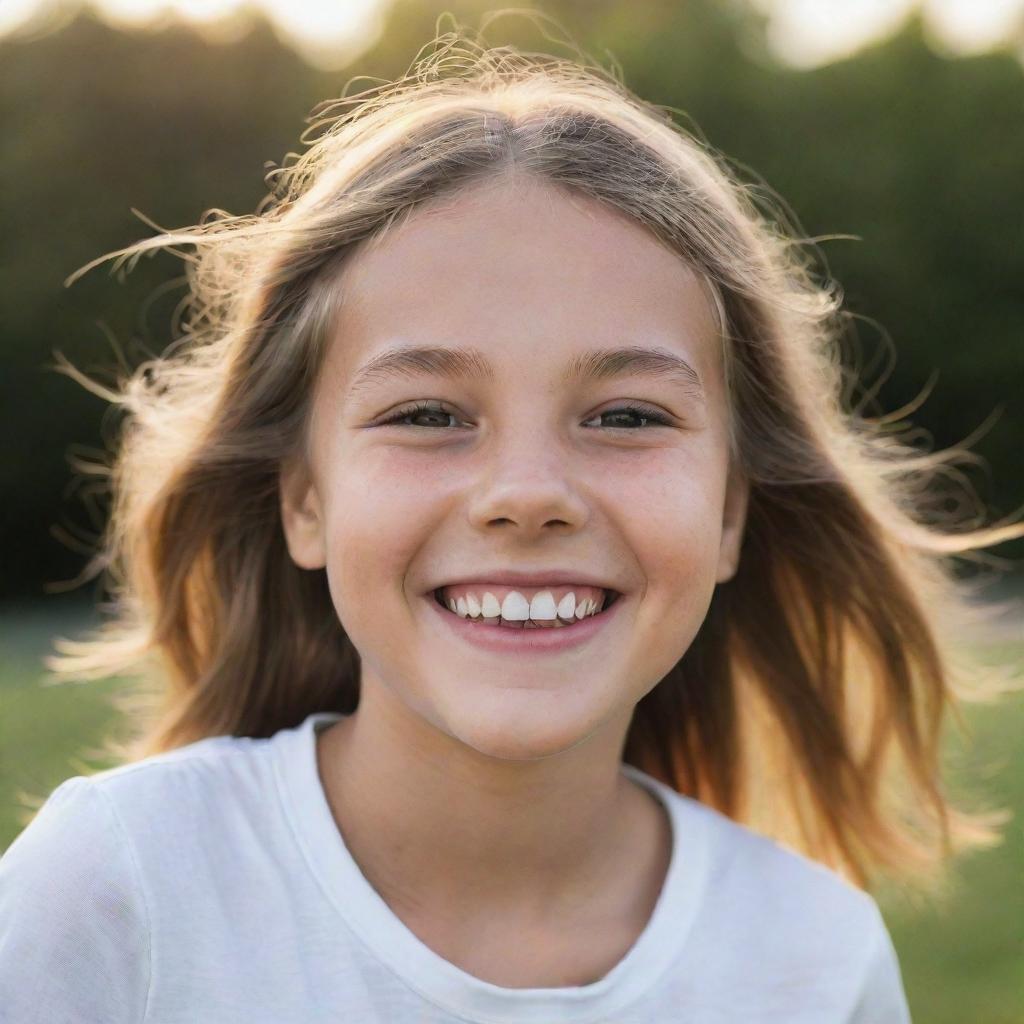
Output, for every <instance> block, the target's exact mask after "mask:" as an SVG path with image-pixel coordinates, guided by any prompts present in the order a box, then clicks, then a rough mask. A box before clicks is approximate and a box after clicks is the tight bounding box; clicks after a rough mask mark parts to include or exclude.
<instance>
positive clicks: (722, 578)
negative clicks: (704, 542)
mask: <svg viewBox="0 0 1024 1024" xmlns="http://www.w3.org/2000/svg"><path fill="white" fill-rule="evenodd" d="M749 499H750V481H749V480H747V478H746V476H744V475H743V474H742V473H741V472H740V470H739V467H738V466H737V465H736V463H735V461H733V462H732V463H731V465H730V468H729V478H728V480H727V482H726V487H725V500H724V502H723V505H722V540H721V543H720V545H719V549H718V572H717V574H716V576H715V582H716V583H725V582H726V580H730V579H732V577H733V576H734V575H735V574H736V570H737V568H738V567H739V564H740V547H741V545H742V543H743V530H744V528H745V526H746V523H747V504H748V502H749Z"/></svg>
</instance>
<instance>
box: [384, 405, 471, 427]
mask: <svg viewBox="0 0 1024 1024" xmlns="http://www.w3.org/2000/svg"><path fill="white" fill-rule="evenodd" d="M423 413H430V414H431V415H433V416H438V417H440V418H441V419H444V418H446V417H454V415H455V414H454V413H450V412H445V410H444V409H442V408H440V407H438V406H436V405H429V404H428V403H426V402H419V403H417V404H416V405H413V406H409V407H407V408H405V409H399V410H398V411H397V412H395V413H392V414H391V415H390V416H389V417H388V418H387V419H385V420H381V422H380V423H379V424H378V426H381V427H384V426H387V425H388V424H392V423H393V424H396V425H398V426H412V425H413V424H403V423H400V421H401V420H408V419H415V418H416V417H417V416H420V415H422V414H423ZM430 425H431V426H433V427H441V428H443V427H446V426H447V424H444V423H434V424H430Z"/></svg>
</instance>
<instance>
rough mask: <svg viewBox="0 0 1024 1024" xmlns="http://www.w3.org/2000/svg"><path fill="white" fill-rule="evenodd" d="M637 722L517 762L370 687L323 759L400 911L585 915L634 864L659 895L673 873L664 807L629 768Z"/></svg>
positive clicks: (379, 882)
mask: <svg viewBox="0 0 1024 1024" xmlns="http://www.w3.org/2000/svg"><path fill="white" fill-rule="evenodd" d="M628 725H629V722H628V720H627V721H625V722H620V723H616V727H615V729H614V730H608V731H607V732H608V734H607V735H606V734H602V735H600V736H598V735H595V736H594V737H592V738H591V740H588V741H587V742H585V743H581V744H577V745H576V746H575V747H573V748H572V749H570V750H568V751H566V752H564V753H563V754H559V755H557V756H552V757H547V758H540V759H535V760H529V761H525V760H518V761H516V760H505V759H499V758H492V757H487V756H485V755H482V754H480V753H479V752H478V751H476V750H473V749H471V748H469V747H467V746H466V745H465V744H462V743H460V742H459V741H457V740H456V739H454V738H453V737H451V736H449V735H447V734H446V733H443V732H441V731H440V730H437V729H435V728H433V727H432V726H430V725H429V723H426V722H424V721H423V720H422V719H420V718H418V717H417V716H415V715H413V714H411V713H410V712H409V710H408V709H407V708H405V707H404V705H401V704H400V703H399V702H397V701H396V700H395V699H394V698H388V697H387V696H386V695H385V694H384V688H383V687H372V688H371V687H364V690H363V693H362V694H361V697H360V705H359V708H358V710H357V711H356V712H355V713H353V714H352V715H349V716H347V717H346V718H343V719H341V720H340V721H339V722H337V723H335V724H334V725H332V726H331V727H329V728H328V729H326V730H324V731H323V732H322V733H321V735H320V738H319V740H318V745H317V762H318V768H319V771H320V776H321V779H322V782H323V786H324V791H325V794H326V795H327V799H328V803H329V804H330V807H331V811H332V813H333V815H334V818H335V821H336V822H337V824H338V827H339V829H340V831H341V833H342V836H343V838H344V841H345V845H346V847H347V848H348V850H349V852H350V853H351V855H352V857H353V859H354V860H355V861H356V863H357V864H358V865H359V868H360V870H361V871H362V872H363V874H364V875H365V876H366V878H367V880H368V881H369V882H370V884H371V885H372V886H373V887H374V888H375V889H376V890H377V892H379V893H380V895H381V896H382V897H383V898H384V900H385V901H386V902H387V903H388V904H389V906H391V908H392V909H393V910H395V911H396V912H400V911H401V910H405V911H407V912H408V913H409V914H414V913H425V914H434V913H439V914H444V915H445V916H449V915H450V916H451V917H452V919H463V920H465V919H471V918H477V919H481V918H486V917H488V916H490V915H493V914H495V913H500V914H502V915H503V916H504V917H505V919H506V920H507V919H508V918H509V917H512V916H515V917H516V918H517V919H519V920H522V921H525V920H535V921H544V920H547V921H550V920H551V919H552V917H553V916H555V915H565V914H572V913H574V914H575V915H576V917H577V918H578V917H579V914H580V912H581V909H580V908H581V907H585V906H586V907H594V906H595V898H596V894H599V893H602V892H615V893H621V892H622V887H623V882H622V878H623V873H624V872H625V873H626V877H628V876H629V875H630V874H633V876H634V877H635V872H636V871H637V869H638V867H640V868H641V869H644V868H645V867H649V868H650V870H651V871H652V872H653V875H655V876H657V885H656V886H655V888H654V892H655V894H656V893H657V891H658V890H659V889H660V883H661V880H662V878H663V877H664V870H663V868H664V866H665V863H666V849H665V848H666V847H667V846H668V843H669V838H670V833H669V832H668V831H667V829H668V825H667V821H666V820H665V819H664V812H663V810H662V809H661V808H660V805H659V804H658V803H657V801H656V800H655V798H654V797H653V796H652V795H651V794H649V793H647V792H646V791H644V790H643V789H642V787H639V786H637V785H636V784H635V783H633V782H632V781H631V780H629V779H627V778H626V776H625V775H623V774H622V773H621V771H620V764H621V750H622V746H623V744H624V739H625V732H626V729H627V728H628ZM612 732H613V733H614V734H612ZM648 862H649V863H648ZM652 877H653V876H652ZM629 899H630V900H632V899H633V894H631V895H630V897H629ZM605 909H607V908H605ZM648 909H649V908H648Z"/></svg>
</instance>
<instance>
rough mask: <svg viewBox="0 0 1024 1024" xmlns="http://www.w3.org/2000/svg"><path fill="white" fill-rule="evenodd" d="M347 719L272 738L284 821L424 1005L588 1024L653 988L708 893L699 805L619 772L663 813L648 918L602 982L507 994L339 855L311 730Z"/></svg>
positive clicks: (342, 850) (357, 930)
mask: <svg viewBox="0 0 1024 1024" xmlns="http://www.w3.org/2000/svg"><path fill="white" fill-rule="evenodd" d="M342 717H343V715H342V714H341V713H338V712H331V711H321V712H315V713H313V714H311V715H309V716H308V717H307V718H306V719H305V721H303V722H302V723H301V724H300V725H298V726H296V727H294V728H292V729H284V730H281V731H279V732H278V733H277V734H276V735H275V736H274V737H273V739H272V744H273V746H274V750H275V754H276V758H275V770H276V772H277V780H278V785H279V787H280V796H281V799H282V803H283V805H284V811H285V815H286V817H287V819H288V821H289V824H290V826H291V828H292V831H293V832H294V834H295V837H296V840H297V841H298V844H299V846H300V847H301V848H302V851H303V854H304V856H305V858H306V861H307V862H308V864H309V867H310V869H311V870H312V872H313V874H314V875H315V876H316V878H317V880H318V881H319V884H320V886H321V887H322V888H323V890H324V892H325V893H326V895H327V897H328V899H329V900H330V902H331V904H332V905H333V906H334V907H335V908H336V910H337V911H338V913H339V914H340V915H341V916H342V917H343V918H344V920H345V921H346V923H347V924H348V926H349V928H350V929H351V930H352V931H353V933H354V934H355V935H356V936H357V937H358V938H359V940H360V941H361V942H362V943H363V944H364V945H365V946H366V947H367V948H368V949H369V950H370V951H371V952H372V953H373V955H374V956H375V957H376V958H377V959H378V960H379V961H381V962H382V963H384V964H385V965H386V966H387V967H388V968H389V969H390V970H391V971H393V972H394V973H395V974H396V975H397V976H399V977H400V978H401V979H402V981H403V982H404V983H405V984H407V985H408V986H409V987H410V988H411V989H413V990H415V991H416V992H418V993H419V994H420V995H421V996H422V997H423V998H425V999H427V1000H428V1001H430V1002H432V1003H434V1004H435V1005H436V1006H439V1007H441V1008H443V1009H444V1010H446V1011H448V1012H449V1013H452V1014H455V1015H458V1016H461V1017H462V1018H465V1019H468V1020H471V1021H476V1022H482V1024H542V1022H543V1024H550V1021H552V1020H558V1021H565V1022H571V1024H590V1022H594V1021H598V1020H603V1019H605V1018H607V1017H608V1016H609V1015H611V1014H615V1013H618V1012H620V1011H622V1010H623V1009H624V1008H626V1007H627V1006H628V1005H629V1004H630V1003H632V1002H633V1001H634V1000H636V999H637V998H639V997H640V996H642V995H644V994H645V993H646V992H648V991H650V989H651V988H652V987H653V986H654V984H655V983H656V982H657V981H658V979H659V978H660V977H661V975H662V974H663V973H664V972H665V971H666V970H667V969H668V967H669V966H670V965H671V964H672V963H673V962H674V961H676V960H677V959H678V958H679V957H680V954H681V952H682V947H683V945H684V944H685V943H686V941H687V939H688V937H689V934H690V931H691V929H692V927H693V922H694V919H695V917H696V914H697V910H698V908H699V905H700V900H701V896H702V894H703V892H704V888H705V879H706V876H707V871H708V865H709V860H710V850H709V842H710V830H709V824H710V823H709V819H708V816H707V815H704V814H700V813H694V810H695V809H702V808H703V805H701V804H699V803H698V802H697V801H695V800H693V799H692V798H690V797H686V796H684V795H681V794H679V793H676V792H675V790H673V789H671V788H670V787H669V786H667V785H665V784H664V783H662V782H661V781H660V780H658V779H655V778H653V777H652V776H650V775H647V774H646V773H644V772H642V771H640V770H639V769H637V768H634V767H633V766H632V765H628V764H623V765H622V771H623V772H625V773H626V774H627V775H629V776H630V778H632V779H634V780H635V781H636V782H638V783H639V784H640V785H643V786H645V787H646V788H647V789H648V790H649V791H650V792H651V793H653V795H654V796H655V797H656V798H657V799H658V800H659V801H660V802H661V803H662V805H663V806H664V807H666V808H667V810H668V813H669V819H670V822H671V826H672V855H671V860H670V863H669V868H668V873H667V875H666V877H665V881H664V883H663V885H662V889H661V892H660V894H659V896H658V899H657V902H656V904H655V907H654V911H653V913H652V914H651V917H650V919H649V920H648V922H647V925H646V926H645V928H644V930H643V931H642V932H641V934H640V935H639V936H638V938H637V940H636V942H634V944H633V946H632V947H631V948H630V950H629V951H628V952H627V953H626V955H625V956H624V957H623V958H622V959H621V960H620V961H619V962H618V963H617V964H616V965H615V966H614V967H613V968H612V969H611V970H610V971H609V972H608V973H607V974H605V975H604V977H602V978H600V979H599V980H598V981H595V982H592V983H589V984H586V985H578V986H565V987H558V988H504V987H502V986H499V985H495V984H492V983H491V982H488V981H484V980H483V979H481V978H477V977H475V976H474V975H472V974H469V973H468V972H466V971H464V970H462V969H461V968H459V967H457V966H456V965H455V964H453V963H450V962H449V961H448V960H445V959H444V958H443V957H442V956H440V954H438V953H436V952H434V950H432V949H431V948H430V947H429V946H427V945H426V944H425V943H424V942H423V941H422V940H420V939H419V938H418V937H417V936H416V935H415V933H413V932H412V931H411V930H410V929H409V928H408V927H407V926H406V925H405V924H404V922H403V921H402V920H401V919H400V918H399V917H398V916H397V915H396V914H395V913H394V912H393V911H392V910H391V908H390V907H389V906H388V905H387V903H386V902H385V901H384V899H383V898H382V897H381V896H380V894H379V893H378V892H377V891H376V890H375V889H374V888H373V886H371V885H370V883H369V881H368V880H367V879H366V877H365V876H364V875H363V873H362V871H361V870H360V869H359V866H358V864H357V863H356V861H355V860H354V858H353V857H352V855H351V853H350V852H349V851H348V849H347V847H346V846H345V842H344V838H343V837H342V835H341V833H340V831H339V830H338V827H337V825H336V824H335V821H334V817H333V815H332V813H331V810H330V806H329V804H328V802H327V796H326V794H325V792H324V789H323V784H322V782H321V779H320V775H319V771H318V769H317V759H316V742H315V733H314V729H316V730H317V731H319V730H320V729H321V728H324V727H326V726H327V725H328V724H329V723H332V722H335V721H337V720H338V719H339V718H342Z"/></svg>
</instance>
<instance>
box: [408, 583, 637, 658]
mask: <svg viewBox="0 0 1024 1024" xmlns="http://www.w3.org/2000/svg"><path fill="white" fill-rule="evenodd" d="M426 600H427V601H428V602H429V603H430V605H431V606H432V607H433V609H434V611H435V612H437V615H438V618H440V619H441V620H442V621H443V622H445V623H446V624H447V626H448V628H449V629H451V630H452V631H453V632H454V633H455V635H456V636H458V637H461V638H462V639H464V640H468V641H469V642H470V643H471V644H475V645H476V646H477V647H481V648H483V649H484V650H485V651H496V652H497V653H499V654H546V653H548V652H555V651H567V650H570V649H572V648H574V647H581V646H582V645H583V644H585V643H586V642H587V641H588V640H592V639H593V638H594V637H595V636H597V635H598V634H599V633H601V632H603V631H604V630H605V629H607V628H608V627H609V626H610V625H611V623H612V620H613V619H614V618H615V616H616V615H617V614H618V611H619V608H621V606H622V604H623V602H624V601H625V600H626V595H625V594H620V595H619V596H618V598H616V600H615V603H614V604H613V605H612V606H611V607H610V608H608V610H607V611H602V612H599V613H598V614H597V615H590V616H588V617H587V618H585V619H581V620H580V621H579V622H576V623H575V624H573V625H571V626H562V627H559V626H541V627H539V628H537V629H525V628H524V629H518V628H516V627H515V626H511V627H510V626H493V625H489V624H487V623H484V622H473V621H472V620H471V619H463V618H460V616H458V615H456V614H455V612H450V611H445V609H444V608H442V607H441V606H440V605H439V604H438V603H437V599H436V598H435V597H434V595H433V593H432V592H431V593H429V594H427V596H426Z"/></svg>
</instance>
